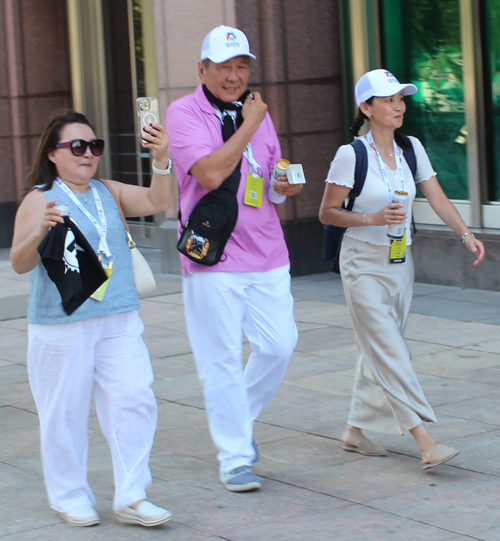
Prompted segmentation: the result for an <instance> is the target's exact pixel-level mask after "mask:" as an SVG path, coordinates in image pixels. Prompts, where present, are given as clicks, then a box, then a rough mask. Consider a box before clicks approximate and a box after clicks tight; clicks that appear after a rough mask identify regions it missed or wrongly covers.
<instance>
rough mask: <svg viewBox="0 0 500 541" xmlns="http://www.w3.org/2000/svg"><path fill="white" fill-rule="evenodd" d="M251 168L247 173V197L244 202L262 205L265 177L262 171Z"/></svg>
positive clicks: (254, 205)
mask: <svg viewBox="0 0 500 541" xmlns="http://www.w3.org/2000/svg"><path fill="white" fill-rule="evenodd" d="M252 171H254V169H251V170H250V171H249V172H248V173H247V182H246V185H245V199H244V200H243V202H244V203H245V205H248V206H250V207H257V208H259V209H260V208H261V207H262V195H263V194H264V177H263V176H262V173H260V172H255V173H253V172H252Z"/></svg>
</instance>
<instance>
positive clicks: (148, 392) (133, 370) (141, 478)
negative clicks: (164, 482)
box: [28, 311, 157, 512]
mask: <svg viewBox="0 0 500 541" xmlns="http://www.w3.org/2000/svg"><path fill="white" fill-rule="evenodd" d="M143 330H144V325H143V323H142V320H141V319H140V317H139V315H138V313H137V312H136V311H133V312H123V313H120V314H115V315H113V316H108V317H100V318H92V319H87V320H84V321H77V322H72V323H60V324H59V323H58V324H42V325H40V324H30V325H29V327H28V338H29V345H28V375H29V381H30V385H31V389H32V392H33V396H34V398H35V402H36V406H37V409H38V415H39V418H40V439H41V452H42V465H43V474H44V480H45V486H46V489H47V494H48V497H49V502H50V506H51V507H52V508H53V509H55V510H56V511H59V512H68V511H70V510H71V509H72V508H74V507H76V506H78V505H92V506H94V505H95V498H94V495H93V493H92V490H91V489H90V487H89V484H88V482H87V456H88V446H89V442H88V433H87V425H88V419H89V410H90V401H91V396H92V389H94V397H95V405H96V410H97V415H98V418H99V424H100V426H101V429H102V431H103V434H104V436H105V437H106V439H107V441H108V444H109V447H110V450H111V457H112V460H113V473H114V480H115V497H114V502H113V508H114V509H115V511H116V510H119V509H120V508H123V507H125V506H127V505H130V504H132V503H135V502H136V501H138V500H142V499H145V498H146V491H145V489H146V487H147V486H148V485H149V484H150V483H151V473H150V470H149V465H148V462H149V454H150V451H151V447H152V445H153V438H154V433H155V429H156V421H157V406H156V400H155V397H154V394H153V391H152V389H151V384H152V382H153V371H152V368H151V362H150V358H149V353H148V350H147V347H146V344H145V343H144V340H143V339H142V336H141V335H142V332H143Z"/></svg>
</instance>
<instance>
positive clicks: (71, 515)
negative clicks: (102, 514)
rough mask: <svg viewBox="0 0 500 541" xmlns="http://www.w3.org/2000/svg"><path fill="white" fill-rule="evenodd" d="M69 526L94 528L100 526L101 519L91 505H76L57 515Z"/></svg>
mask: <svg viewBox="0 0 500 541" xmlns="http://www.w3.org/2000/svg"><path fill="white" fill-rule="evenodd" d="M59 516H60V517H62V518H63V519H64V520H65V521H66V522H67V523H68V524H71V526H94V525H95V524H100V522H101V519H100V518H99V515H98V514H97V513H96V510H95V509H94V508H93V507H92V506H91V505H78V506H77V507H73V509H70V510H69V511H67V512H66V513H59Z"/></svg>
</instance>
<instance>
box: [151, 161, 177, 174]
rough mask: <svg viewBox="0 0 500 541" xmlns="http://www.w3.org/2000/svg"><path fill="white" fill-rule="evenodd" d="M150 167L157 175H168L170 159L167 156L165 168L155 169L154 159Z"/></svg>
mask: <svg viewBox="0 0 500 541" xmlns="http://www.w3.org/2000/svg"><path fill="white" fill-rule="evenodd" d="M152 168H153V171H154V172H155V173H156V174H157V175H170V173H171V172H172V160H171V159H170V158H169V160H168V167H167V168H166V169H157V168H156V167H155V161H154V160H153V165H152Z"/></svg>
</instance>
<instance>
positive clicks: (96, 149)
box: [54, 139, 104, 156]
mask: <svg viewBox="0 0 500 541" xmlns="http://www.w3.org/2000/svg"><path fill="white" fill-rule="evenodd" d="M87 147H90V152H92V154H93V155H94V156H100V155H101V154H102V153H103V151H104V140H103V139H93V140H92V141H84V140H83V139H73V140H72V141H68V142H67V143H58V144H57V145H56V146H55V147H54V148H69V149H70V150H71V152H72V153H73V155H74V156H83V155H84V154H85V151H86V150H87Z"/></svg>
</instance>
